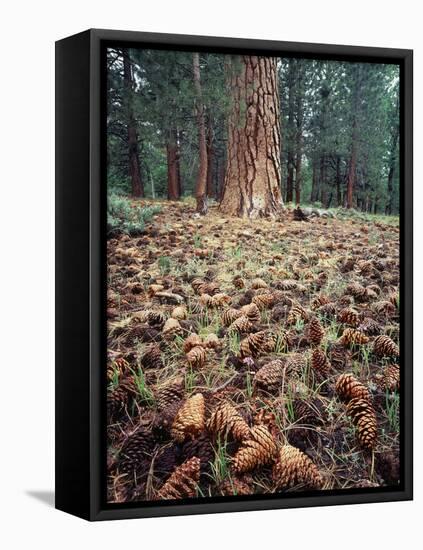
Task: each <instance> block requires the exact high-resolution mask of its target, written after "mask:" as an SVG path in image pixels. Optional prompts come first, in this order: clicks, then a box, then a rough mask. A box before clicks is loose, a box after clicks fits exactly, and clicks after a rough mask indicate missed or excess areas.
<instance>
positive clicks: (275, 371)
mask: <svg viewBox="0 0 423 550" xmlns="http://www.w3.org/2000/svg"><path fill="white" fill-rule="evenodd" d="M284 367H285V365H284V363H283V362H282V361H280V360H279V359H275V360H274V361H271V362H270V363H267V364H266V365H264V366H263V367H261V369H259V370H258V371H257V372H256V374H255V376H254V384H255V385H256V386H257V387H259V388H262V389H263V390H266V391H269V392H273V391H277V390H279V389H280V388H281V385H282V380H283V377H284V372H285V368H284Z"/></svg>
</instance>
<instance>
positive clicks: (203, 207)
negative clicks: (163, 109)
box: [193, 53, 207, 215]
mask: <svg viewBox="0 0 423 550" xmlns="http://www.w3.org/2000/svg"><path fill="white" fill-rule="evenodd" d="M193 69H194V86H195V92H196V102H195V112H196V117H197V126H198V149H199V166H198V174H197V181H196V184H195V198H196V201H197V212H198V213H199V214H202V215H204V214H207V142H206V125H205V121H204V105H203V93H202V89H201V74H200V55H199V54H198V53H194V54H193Z"/></svg>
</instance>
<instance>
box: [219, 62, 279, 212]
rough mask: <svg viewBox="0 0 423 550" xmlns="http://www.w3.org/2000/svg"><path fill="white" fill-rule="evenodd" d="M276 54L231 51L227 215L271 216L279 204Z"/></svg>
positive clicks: (224, 203) (224, 204) (224, 209)
mask: <svg viewBox="0 0 423 550" xmlns="http://www.w3.org/2000/svg"><path fill="white" fill-rule="evenodd" d="M276 66H277V59H275V58H270V57H258V56H232V57H231V59H230V61H229V63H228V73H229V74H228V81H229V86H230V94H231V102H232V105H231V110H230V115H229V129H228V147H227V165H226V176H225V184H224V190H223V197H222V201H221V204H220V210H221V212H223V213H224V214H227V215H230V216H240V217H247V218H259V217H267V216H275V215H277V214H278V212H279V211H280V209H281V206H282V197H281V191H280V186H281V167H280V119H279V117H280V115H279V92H278V79H277V71H276Z"/></svg>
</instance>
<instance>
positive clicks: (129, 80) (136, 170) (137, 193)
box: [122, 48, 144, 197]
mask: <svg viewBox="0 0 423 550" xmlns="http://www.w3.org/2000/svg"><path fill="white" fill-rule="evenodd" d="M122 52H123V81H124V89H125V98H124V101H125V114H126V121H127V128H128V160H129V176H130V178H131V192H132V196H133V197H143V196H144V185H143V182H142V180H141V168H140V159H139V149H138V135H137V128H136V121H135V117H134V111H133V107H132V92H133V85H134V84H133V77H132V68H131V59H130V55H129V51H128V49H126V48H125V49H123V50H122Z"/></svg>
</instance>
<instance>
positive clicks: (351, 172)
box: [347, 64, 360, 208]
mask: <svg viewBox="0 0 423 550" xmlns="http://www.w3.org/2000/svg"><path fill="white" fill-rule="evenodd" d="M359 88H360V65H359V64H357V66H356V69H355V73H354V90H353V98H352V116H353V120H352V129H351V155H350V162H349V165H348V179H347V208H352V207H353V204H354V187H355V180H356V171H357V139H358V128H357V109H358V102H359Z"/></svg>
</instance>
